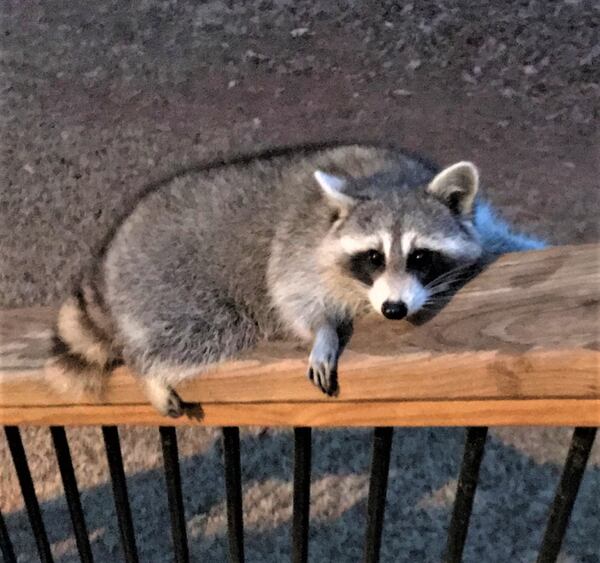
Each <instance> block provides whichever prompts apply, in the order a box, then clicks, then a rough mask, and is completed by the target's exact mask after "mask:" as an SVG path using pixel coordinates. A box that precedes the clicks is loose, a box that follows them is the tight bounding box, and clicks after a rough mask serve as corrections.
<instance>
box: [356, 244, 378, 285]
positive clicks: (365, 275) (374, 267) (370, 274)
mask: <svg viewBox="0 0 600 563" xmlns="http://www.w3.org/2000/svg"><path fill="white" fill-rule="evenodd" d="M347 268H348V271H349V272H350V275H351V276H352V277H353V278H356V279H357V280H359V281H360V282H362V283H364V284H366V285H373V282H374V281H375V274H377V273H378V272H380V271H382V270H383V269H384V268H385V256H384V255H383V253H382V252H380V251H379V250H376V249H374V248H372V249H370V250H365V251H363V252H357V253H356V254H353V255H352V256H350V259H349V261H348V265H347Z"/></svg>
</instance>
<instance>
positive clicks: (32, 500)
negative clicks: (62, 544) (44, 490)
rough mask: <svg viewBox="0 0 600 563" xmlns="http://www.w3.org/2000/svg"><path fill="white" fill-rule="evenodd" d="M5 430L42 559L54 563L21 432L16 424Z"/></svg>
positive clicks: (45, 562)
mask: <svg viewBox="0 0 600 563" xmlns="http://www.w3.org/2000/svg"><path fill="white" fill-rule="evenodd" d="M4 432H5V434H6V439H7V440H8V447H9V448H10V453H11V456H12V460H13V463H14V465H15V470H16V472H17V477H18V478H19V484H20V485H21V493H22V494H23V500H24V501H25V507H26V508H27V515H28V516H29V523H30V524H31V529H32V530H33V535H34V537H35V543H36V545H37V550H38V554H39V556H40V560H41V561H42V563H52V553H51V551H50V543H49V542H48V536H47V535H46V529H45V528H44V521H43V520H42V514H41V512H40V505H39V503H38V500H37V497H36V495H35V488H34V486H33V481H32V480H31V472H30V471H29V465H27V457H26V456H25V448H23V441H22V440H21V434H20V433H19V429H18V428H17V427H16V426H5V427H4Z"/></svg>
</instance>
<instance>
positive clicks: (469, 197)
mask: <svg viewBox="0 0 600 563" xmlns="http://www.w3.org/2000/svg"><path fill="white" fill-rule="evenodd" d="M478 189H479V171H478V170H477V167H476V166H475V165H474V164H473V163H472V162H466V161H463V162H457V163H456V164H453V165H452V166H449V167H448V168H445V169H444V170H442V171H441V172H440V173H439V174H438V175H437V176H436V177H435V178H434V179H433V180H432V181H431V183H430V184H429V186H427V191H428V192H429V193H430V194H432V195H434V196H435V197H437V198H438V199H440V200H441V201H442V202H444V203H445V204H446V205H447V206H448V207H449V208H450V211H452V212H453V213H455V214H457V215H469V214H470V213H471V211H472V210H473V202H474V201H475V195H476V194H477V190H478Z"/></svg>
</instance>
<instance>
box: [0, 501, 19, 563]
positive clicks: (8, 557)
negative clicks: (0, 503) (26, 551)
mask: <svg viewBox="0 0 600 563" xmlns="http://www.w3.org/2000/svg"><path fill="white" fill-rule="evenodd" d="M0 552H2V557H3V558H4V563H16V562H17V558H16V557H15V551H14V549H13V546H12V542H11V541H10V536H9V535H8V529H7V528H6V523H5V522H4V517H3V516H2V512H0Z"/></svg>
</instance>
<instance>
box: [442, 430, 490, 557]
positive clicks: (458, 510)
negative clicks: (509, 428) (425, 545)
mask: <svg viewBox="0 0 600 563" xmlns="http://www.w3.org/2000/svg"><path fill="white" fill-rule="evenodd" d="M487 433H488V429H487V427H485V426H475V427H472V428H467V435H466V439H465V451H464V454H463V460H462V466H461V468H460V474H459V476H458V485H457V488H456V500H455V501H454V509H453V511H452V518H451V520H450V526H449V528H448V541H447V543H446V552H445V554H444V558H443V561H444V562H446V563H459V562H460V561H461V560H462V553H463V549H464V547H465V541H466V539H467V533H468V531H469V519H470V518H471V511H472V509H473V499H474V498H475V491H476V489H477V481H478V479H479V468H480V466H481V460H482V459H483V454H484V452H485V440H486V438H487Z"/></svg>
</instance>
